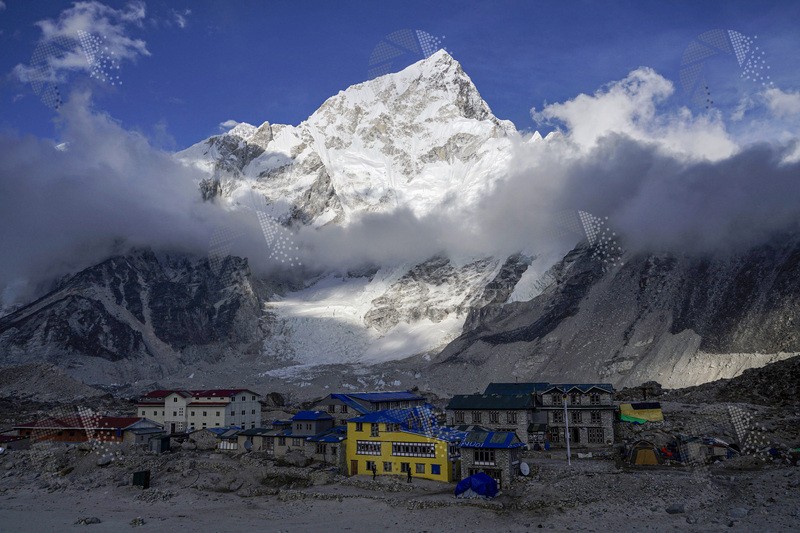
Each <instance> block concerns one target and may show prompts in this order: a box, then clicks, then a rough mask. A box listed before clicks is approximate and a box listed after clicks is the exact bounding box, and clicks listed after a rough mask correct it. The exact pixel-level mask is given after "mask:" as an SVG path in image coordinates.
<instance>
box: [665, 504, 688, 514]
mask: <svg viewBox="0 0 800 533" xmlns="http://www.w3.org/2000/svg"><path fill="white" fill-rule="evenodd" d="M666 511H667V513H669V514H682V513H685V512H686V506H685V505H684V504H682V503H673V504H672V505H670V506H669V507H667V508H666Z"/></svg>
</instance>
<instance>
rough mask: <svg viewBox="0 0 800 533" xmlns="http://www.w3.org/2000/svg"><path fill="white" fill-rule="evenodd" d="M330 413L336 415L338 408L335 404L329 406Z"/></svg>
mask: <svg viewBox="0 0 800 533" xmlns="http://www.w3.org/2000/svg"><path fill="white" fill-rule="evenodd" d="M328 412H329V413H335V412H336V406H335V405H333V404H330V405H329V406H328Z"/></svg>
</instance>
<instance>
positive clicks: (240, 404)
mask: <svg viewBox="0 0 800 533" xmlns="http://www.w3.org/2000/svg"><path fill="white" fill-rule="evenodd" d="M260 400H261V395H260V394H258V393H256V392H253V391H251V390H249V389H210V390H155V391H151V392H149V393H147V394H146V395H144V396H142V397H141V398H139V401H138V402H136V414H137V416H143V417H147V418H149V419H150V420H153V421H155V422H158V423H160V424H164V430H165V431H166V432H167V433H183V432H185V431H194V430H196V429H203V428H213V427H230V426H238V427H240V428H242V429H251V428H255V427H260V426H261V403H260Z"/></svg>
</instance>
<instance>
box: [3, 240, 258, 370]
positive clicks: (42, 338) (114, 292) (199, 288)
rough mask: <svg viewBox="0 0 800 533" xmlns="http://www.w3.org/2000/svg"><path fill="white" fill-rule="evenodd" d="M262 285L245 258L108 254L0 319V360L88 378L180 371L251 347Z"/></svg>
mask: <svg viewBox="0 0 800 533" xmlns="http://www.w3.org/2000/svg"><path fill="white" fill-rule="evenodd" d="M262 293H263V289H260V288H259V284H258V283H256V282H253V281H252V280H251V279H250V272H249V268H248V265H247V262H246V261H245V260H242V259H238V258H233V257H231V258H229V259H227V260H226V261H225V262H223V264H222V266H221V268H220V270H219V271H218V272H214V271H213V270H212V269H211V268H210V267H209V264H208V261H207V260H205V259H202V260H192V259H190V258H187V257H181V256H178V255H176V256H157V255H156V254H155V253H153V252H151V251H149V250H142V251H137V252H133V253H131V254H128V255H125V256H116V257H112V258H110V259H108V260H106V261H104V262H102V263H100V264H98V265H96V266H94V267H91V268H88V269H86V270H83V271H81V272H79V273H78V274H75V275H74V276H72V277H69V278H67V279H65V280H63V281H62V282H61V283H60V284H59V286H58V287H57V288H56V289H55V290H53V291H52V292H50V293H49V294H46V295H45V296H43V297H42V298H40V299H38V300H37V301H35V302H33V303H31V304H29V305H27V306H25V307H24V308H22V309H20V310H18V311H16V312H14V313H11V314H9V315H6V316H4V317H2V318H0V351H1V352H2V353H3V354H4V356H3V363H4V364H6V365H8V364H24V363H31V362H40V361H48V362H52V363H56V364H58V365H59V366H61V367H62V368H67V369H69V371H70V373H71V374H73V375H76V376H79V377H80V378H81V379H83V380H85V381H87V382H89V383H111V382H118V383H120V382H130V381H135V380H137V379H140V378H143V377H147V378H153V377H158V376H163V375H165V374H171V373H175V372H181V373H182V372H183V370H184V368H185V367H186V366H187V365H190V364H193V363H196V362H198V361H218V360H220V359H221V358H223V357H224V356H225V355H226V354H231V353H241V352H248V351H253V350H257V346H258V342H259V341H260V339H261V334H260V330H259V323H258V319H259V317H260V314H261V305H262V304H261V302H262V298H263V295H262Z"/></svg>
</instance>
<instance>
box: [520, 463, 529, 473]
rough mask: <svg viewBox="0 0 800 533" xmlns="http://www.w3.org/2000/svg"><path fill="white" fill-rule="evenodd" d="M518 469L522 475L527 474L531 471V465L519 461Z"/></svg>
mask: <svg viewBox="0 0 800 533" xmlns="http://www.w3.org/2000/svg"><path fill="white" fill-rule="evenodd" d="M519 471H520V472H522V475H523V476H527V475H528V474H530V473H531V467H529V466H528V463H520V464H519Z"/></svg>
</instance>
